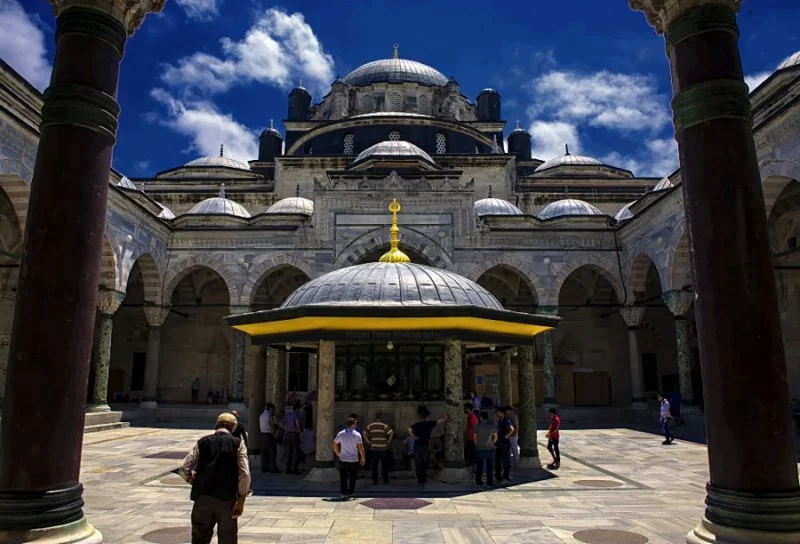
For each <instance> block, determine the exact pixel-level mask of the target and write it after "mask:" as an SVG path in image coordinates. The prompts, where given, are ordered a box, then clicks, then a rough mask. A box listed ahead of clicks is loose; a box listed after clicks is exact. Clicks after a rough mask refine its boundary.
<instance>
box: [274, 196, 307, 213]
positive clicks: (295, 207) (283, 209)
mask: <svg viewBox="0 0 800 544" xmlns="http://www.w3.org/2000/svg"><path fill="white" fill-rule="evenodd" d="M267 213H294V214H301V215H312V214H313V213H314V202H312V201H311V200H309V199H307V198H303V197H302V196H293V197H289V198H283V199H281V200H279V201H277V202H276V203H275V204H273V205H272V206H270V207H269V208H267Z"/></svg>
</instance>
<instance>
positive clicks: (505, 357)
mask: <svg viewBox="0 0 800 544" xmlns="http://www.w3.org/2000/svg"><path fill="white" fill-rule="evenodd" d="M513 383H514V380H513V379H512V375H511V352H510V351H504V352H503V353H501V354H500V403H501V404H502V405H503V406H513V400H514V399H513V398H512V396H513V387H514V386H513Z"/></svg>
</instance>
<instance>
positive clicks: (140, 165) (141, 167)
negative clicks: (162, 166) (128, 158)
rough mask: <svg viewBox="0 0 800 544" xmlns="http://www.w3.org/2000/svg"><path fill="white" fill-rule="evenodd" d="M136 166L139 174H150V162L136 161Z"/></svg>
mask: <svg viewBox="0 0 800 544" xmlns="http://www.w3.org/2000/svg"><path fill="white" fill-rule="evenodd" d="M134 166H135V167H136V169H137V170H138V171H139V172H148V171H149V170H150V161H148V160H144V161H136V162H135V163H134Z"/></svg>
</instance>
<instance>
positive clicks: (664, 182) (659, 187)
mask: <svg viewBox="0 0 800 544" xmlns="http://www.w3.org/2000/svg"><path fill="white" fill-rule="evenodd" d="M673 187H675V185H673V184H672V182H671V181H670V180H669V176H664V177H663V178H661V181H659V182H658V183H656V185H655V187H653V191H666V190H667V189H672V188H673Z"/></svg>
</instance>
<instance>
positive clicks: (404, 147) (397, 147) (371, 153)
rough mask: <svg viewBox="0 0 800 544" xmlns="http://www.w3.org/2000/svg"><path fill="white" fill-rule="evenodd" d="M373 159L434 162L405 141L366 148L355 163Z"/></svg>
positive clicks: (423, 152)
mask: <svg viewBox="0 0 800 544" xmlns="http://www.w3.org/2000/svg"><path fill="white" fill-rule="evenodd" d="M372 157H421V158H423V159H425V160H426V161H428V162H433V159H432V158H431V156H430V155H428V154H427V153H425V151H423V150H422V149H420V148H419V147H417V146H415V145H414V144H412V143H411V142H405V141H403V140H386V141H385V142H378V143H377V144H375V145H373V146H370V147H368V148H366V149H365V150H364V151H362V152H361V153H359V154H358V157H356V160H355V162H359V161H363V160H364V159H369V158H372Z"/></svg>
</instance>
